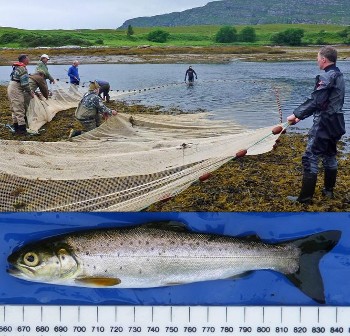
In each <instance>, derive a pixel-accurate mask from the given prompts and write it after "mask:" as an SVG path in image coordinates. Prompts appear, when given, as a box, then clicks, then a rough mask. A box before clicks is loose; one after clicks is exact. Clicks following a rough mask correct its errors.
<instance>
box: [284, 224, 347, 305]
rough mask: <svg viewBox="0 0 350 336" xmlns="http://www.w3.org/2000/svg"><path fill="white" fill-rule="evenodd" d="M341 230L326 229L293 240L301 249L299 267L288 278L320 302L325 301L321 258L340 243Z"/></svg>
mask: <svg viewBox="0 0 350 336" xmlns="http://www.w3.org/2000/svg"><path fill="white" fill-rule="evenodd" d="M340 237H341V232H340V231H337V230H332V231H324V232H320V233H316V234H313V235H311V236H308V237H305V238H302V239H298V240H295V241H292V242H291V244H293V245H294V246H297V247H298V248H299V249H300V250H301V255H300V262H299V269H298V271H297V272H295V273H292V274H286V276H287V278H288V279H289V280H290V281H291V282H292V283H293V284H294V285H295V286H297V287H298V288H299V289H300V290H301V291H302V292H303V293H305V294H306V295H307V296H309V297H311V298H312V299H313V300H315V301H316V302H318V303H325V295H324V286H323V280H322V276H321V273H320V269H319V262H320V260H321V258H322V257H323V256H324V255H325V254H327V253H328V252H329V251H331V250H332V249H333V247H334V246H336V245H337V244H338V241H339V239H340Z"/></svg>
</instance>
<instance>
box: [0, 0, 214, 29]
mask: <svg viewBox="0 0 350 336" xmlns="http://www.w3.org/2000/svg"><path fill="white" fill-rule="evenodd" d="M208 2H209V1H208V0H176V1H174V0H127V1H124V0H100V1H96V0H84V2H80V1H79V2H78V1H71V0H60V1H57V2H55V1H52V2H43V3H42V2H37V1H35V2H28V0H17V1H16V2H15V3H13V4H11V2H10V1H8V2H7V3H6V4H1V11H0V23H1V25H2V26H3V27H15V28H23V29H78V28H87V29H96V28H110V29H114V28H117V27H119V26H121V25H122V24H123V23H124V21H126V20H128V19H132V18H135V17H140V16H153V15H159V14H165V13H171V12H180V11H183V10H186V9H190V8H194V7H200V6H204V5H205V4H207V3H208Z"/></svg>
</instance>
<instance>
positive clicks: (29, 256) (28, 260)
mask: <svg viewBox="0 0 350 336" xmlns="http://www.w3.org/2000/svg"><path fill="white" fill-rule="evenodd" d="M23 261H24V263H25V264H26V265H27V266H31V267H34V266H38V264H39V257H38V255H37V254H36V253H34V252H27V253H26V254H25V255H24V257H23Z"/></svg>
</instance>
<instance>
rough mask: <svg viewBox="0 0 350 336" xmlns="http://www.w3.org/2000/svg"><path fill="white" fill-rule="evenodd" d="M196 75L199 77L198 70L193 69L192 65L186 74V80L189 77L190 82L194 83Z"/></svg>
mask: <svg viewBox="0 0 350 336" xmlns="http://www.w3.org/2000/svg"><path fill="white" fill-rule="evenodd" d="M194 76H196V79H197V78H198V77H197V74H196V72H195V71H194V70H193V69H192V66H191V65H190V66H189V67H188V69H187V71H186V74H185V82H186V78H187V77H188V83H193V82H194Z"/></svg>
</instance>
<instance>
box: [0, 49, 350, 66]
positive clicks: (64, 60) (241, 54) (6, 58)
mask: <svg viewBox="0 0 350 336" xmlns="http://www.w3.org/2000/svg"><path fill="white" fill-rule="evenodd" d="M319 48H320V46H307V47H282V46H261V47H244V46H221V47H216V46H215V47H173V46H164V47H159V46H149V45H143V46H138V47H129V46H125V47H119V48H115V47H86V48H85V47H72V48H28V49H8V48H3V49H1V55H0V65H11V64H12V62H13V61H16V60H17V57H18V55H19V54H22V53H25V54H28V55H29V57H30V59H31V64H35V63H36V62H37V61H38V60H39V57H40V55H42V54H43V53H48V54H49V56H50V64H71V63H72V62H73V61H74V60H75V59H77V60H79V61H80V63H82V64H101V63H103V64H142V63H154V64H155V63H167V64H169V63H184V64H188V63H191V64H196V63H229V62H233V61H237V60H241V61H261V62H277V61H300V60H315V58H316V55H317V52H318V50H319ZM337 49H338V52H339V59H340V60H350V46H346V45H341V46H337Z"/></svg>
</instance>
